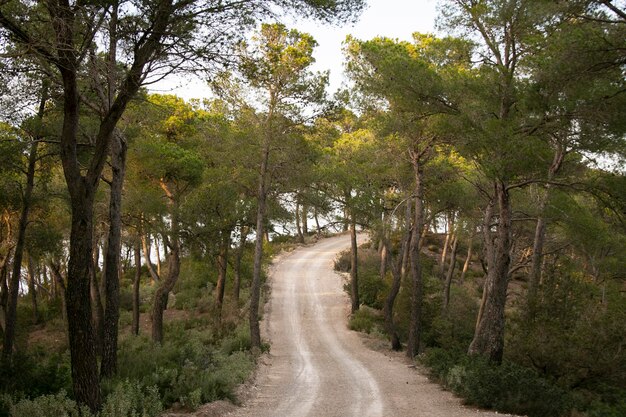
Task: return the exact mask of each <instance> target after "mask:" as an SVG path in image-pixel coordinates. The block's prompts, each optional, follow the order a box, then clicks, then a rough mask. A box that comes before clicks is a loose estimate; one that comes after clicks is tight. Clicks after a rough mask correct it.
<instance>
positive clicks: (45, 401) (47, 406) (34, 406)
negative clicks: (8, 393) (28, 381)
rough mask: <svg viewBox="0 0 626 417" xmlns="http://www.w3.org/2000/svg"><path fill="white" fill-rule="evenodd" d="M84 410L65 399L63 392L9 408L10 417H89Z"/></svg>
mask: <svg viewBox="0 0 626 417" xmlns="http://www.w3.org/2000/svg"><path fill="white" fill-rule="evenodd" d="M91 415H92V414H91V413H90V412H89V410H88V409H86V408H84V407H83V408H80V407H78V405H77V404H76V402H75V401H74V400H71V399H69V398H67V394H66V393H65V391H61V392H59V393H58V394H55V395H42V396H40V397H37V398H35V399H33V400H28V399H25V400H21V401H20V402H18V403H17V404H14V405H12V406H11V416H12V417H90V416H91Z"/></svg>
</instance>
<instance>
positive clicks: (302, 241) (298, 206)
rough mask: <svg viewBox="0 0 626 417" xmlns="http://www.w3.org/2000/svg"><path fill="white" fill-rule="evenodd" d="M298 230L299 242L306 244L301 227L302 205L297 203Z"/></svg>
mask: <svg viewBox="0 0 626 417" xmlns="http://www.w3.org/2000/svg"><path fill="white" fill-rule="evenodd" d="M296 230H297V233H298V242H300V243H304V235H302V228H301V227H300V203H296Z"/></svg>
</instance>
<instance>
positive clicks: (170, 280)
mask: <svg viewBox="0 0 626 417" xmlns="http://www.w3.org/2000/svg"><path fill="white" fill-rule="evenodd" d="M171 244H172V245H173V247H172V248H171V250H170V251H169V253H168V254H167V266H168V273H167V276H166V277H165V279H163V280H161V282H160V285H159V288H157V290H156V292H155V294H154V303H153V305H152V341H153V342H155V343H159V344H161V343H163V312H164V311H165V309H166V308H167V300H168V297H169V293H170V292H171V291H172V289H174V285H175V284H176V281H177V280H178V275H179V274H180V255H179V251H180V248H179V244H178V238H172V242H171Z"/></svg>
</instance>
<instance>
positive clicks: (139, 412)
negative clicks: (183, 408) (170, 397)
mask: <svg viewBox="0 0 626 417" xmlns="http://www.w3.org/2000/svg"><path fill="white" fill-rule="evenodd" d="M161 411H163V405H162V404H161V399H160V397H159V392H158V390H157V388H156V387H154V386H153V387H147V388H145V387H143V386H141V385H140V384H139V383H137V382H130V381H124V382H122V383H121V384H118V386H117V387H116V388H115V389H114V391H113V392H112V393H111V394H110V395H109V396H108V397H107V398H106V401H105V403H104V406H103V407H102V411H101V412H100V413H99V414H98V417H156V416H158V415H159V414H160V413H161Z"/></svg>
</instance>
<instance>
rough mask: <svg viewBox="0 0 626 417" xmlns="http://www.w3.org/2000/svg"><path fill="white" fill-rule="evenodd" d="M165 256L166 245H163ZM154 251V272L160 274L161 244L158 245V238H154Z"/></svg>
mask: <svg viewBox="0 0 626 417" xmlns="http://www.w3.org/2000/svg"><path fill="white" fill-rule="evenodd" d="M163 249H165V256H167V246H164V248H163ZM154 251H155V252H156V273H157V275H158V276H161V246H160V245H159V239H158V238H157V237H155V238H154Z"/></svg>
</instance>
